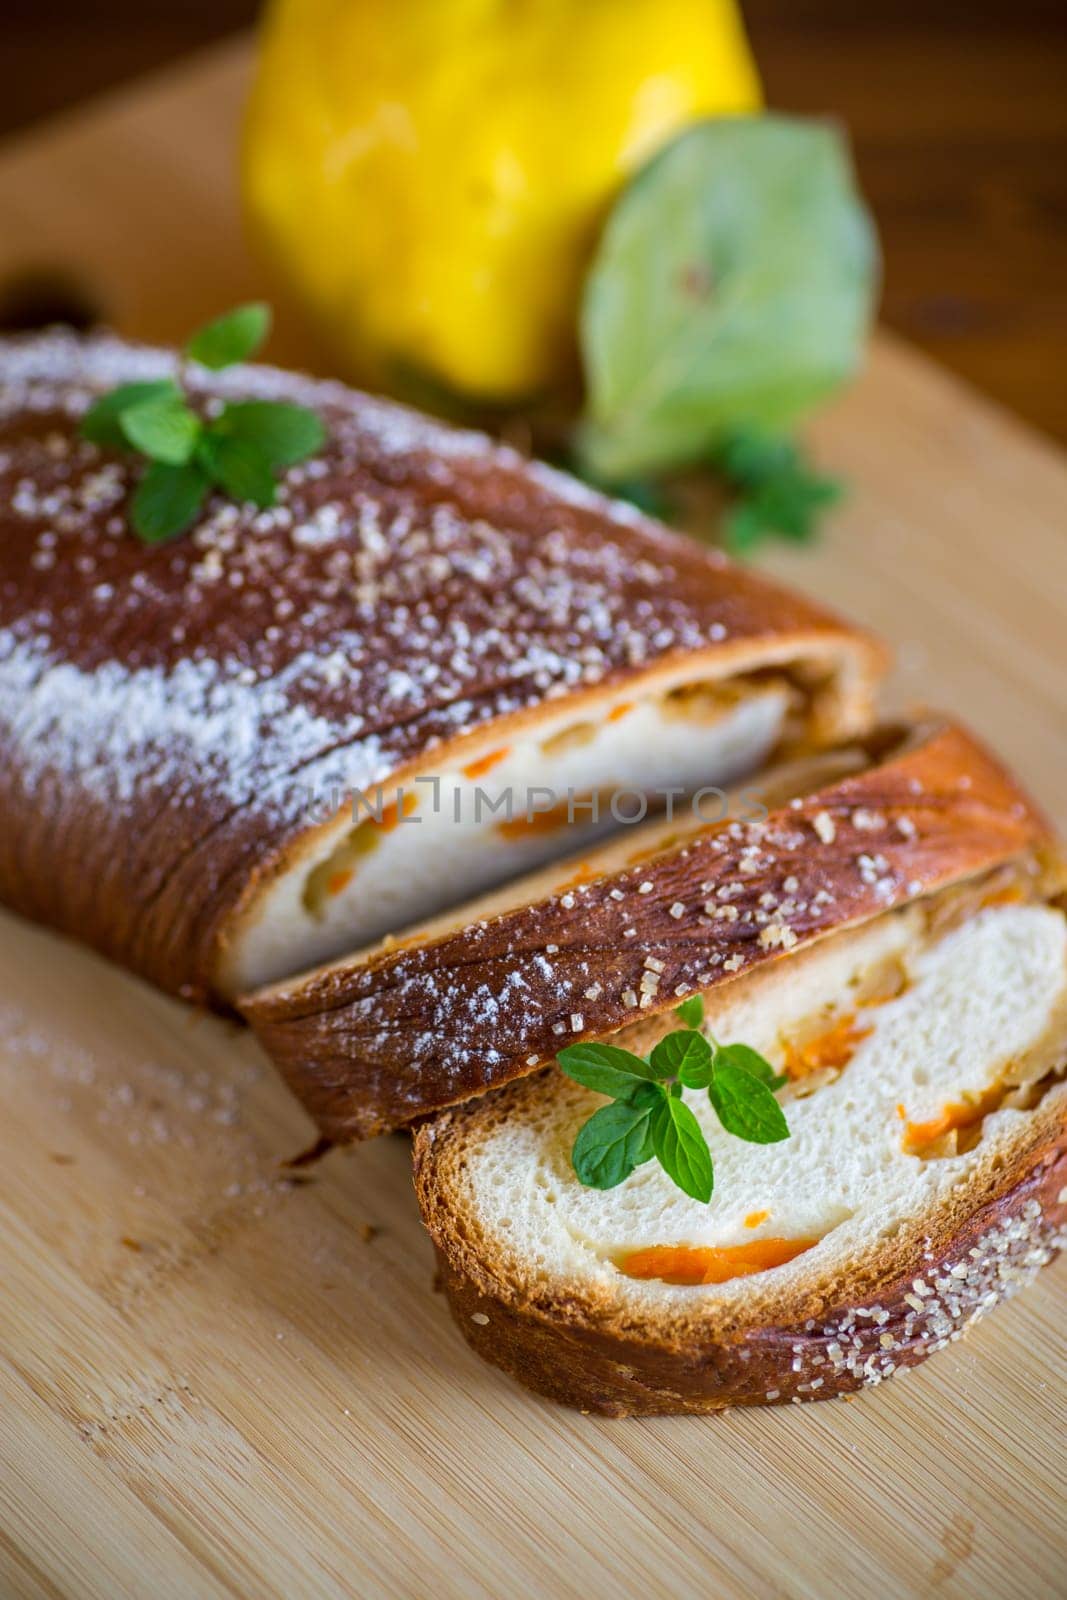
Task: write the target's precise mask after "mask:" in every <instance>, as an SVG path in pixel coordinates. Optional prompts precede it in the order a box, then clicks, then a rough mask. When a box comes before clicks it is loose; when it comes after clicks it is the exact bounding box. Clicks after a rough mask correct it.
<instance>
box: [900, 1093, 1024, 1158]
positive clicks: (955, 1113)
mask: <svg viewBox="0 0 1067 1600" xmlns="http://www.w3.org/2000/svg"><path fill="white" fill-rule="evenodd" d="M1003 1099H1004V1089H1003V1087H1002V1086H1001V1085H1000V1084H994V1086H993V1087H992V1088H991V1089H985V1090H983V1092H982V1093H981V1094H980V1095H978V1096H977V1097H976V1098H975V1099H974V1100H971V1101H967V1102H965V1103H956V1102H954V1103H952V1104H950V1105H947V1106H943V1107H942V1109H941V1110H940V1111H939V1112H938V1114H937V1116H936V1117H931V1118H930V1120H929V1121H928V1122H907V1120H906V1117H907V1113H906V1112H905V1111H904V1107H903V1106H899V1107H898V1108H897V1109H898V1112H899V1113H900V1115H901V1116H902V1117H904V1118H905V1127H904V1140H903V1143H902V1145H901V1149H902V1150H903V1151H904V1154H905V1155H907V1156H917V1155H921V1154H922V1152H923V1151H924V1150H926V1149H927V1148H928V1147H929V1146H930V1145H932V1144H936V1142H937V1140H938V1139H943V1138H944V1137H945V1135H946V1134H949V1133H957V1132H959V1131H961V1130H962V1129H964V1128H973V1127H974V1125H975V1123H976V1122H981V1121H982V1120H983V1119H984V1118H985V1117H988V1115H989V1113H990V1112H991V1111H995V1110H996V1109H997V1107H998V1106H999V1105H1000V1103H1001V1101H1002V1100H1003Z"/></svg>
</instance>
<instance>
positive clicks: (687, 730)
mask: <svg viewBox="0 0 1067 1600" xmlns="http://www.w3.org/2000/svg"><path fill="white" fill-rule="evenodd" d="M177 360H178V358H177V357H176V356H175V355H174V354H173V353H172V352H167V351H163V350H152V349H146V348H143V347H139V346H135V345H130V344H127V343H124V342H123V341H121V340H118V339H115V338H111V337H107V336H98V337H92V338H88V339H80V338H76V337H74V336H71V335H67V334H63V333H49V334H45V335H41V336H36V337H32V338H27V339H22V340H3V341H0V898H2V899H3V900H4V901H5V902H6V903H7V904H8V905H10V906H13V907H15V908H16V909H18V910H19V911H21V912H23V913H24V914H26V915H28V916H31V917H35V918H37V919H38V920H40V921H43V922H47V923H50V924H52V925H53V926H55V927H57V928H60V929H62V930H63V931H65V932H67V933H70V934H72V935H73V936H75V937H77V938H80V939H83V940H85V941H87V942H89V943H92V944H93V945H95V946H96V947H97V948H98V949H100V950H103V951H105V952H106V953H107V954H109V955H111V956H113V957H114V958H116V959H118V960H120V961H122V962H124V963H125V964H127V965H129V966H131V967H133V968H134V969H135V970H136V971H138V972H140V973H142V974H143V975H145V976H146V977H148V978H150V979H152V980H153V981H154V982H156V983H158V984H161V985H163V986H164V987H166V988H168V989H171V990H175V991H179V992H181V993H185V994H188V995H191V996H194V997H197V998H207V999H215V1000H219V999H225V998H227V997H232V996H233V995H234V994H235V993H236V992H238V991H241V990H244V989H248V988H251V987H254V986H257V985H260V984H263V983H265V982H267V981H270V980H273V979H277V978H279V977H281V976H283V975H285V974H288V973H292V972H296V971H298V970H302V969H305V968H307V967H309V966H311V965H313V964H314V963H315V962H318V961H322V960H325V959H328V958H330V957H331V956H335V955H338V954H340V953H341V952H343V951H345V950H351V949H353V948H355V947H357V946H360V945H362V944H365V943H367V942H368V941H370V940H372V939H374V938H377V937H379V936H380V935H381V934H383V933H384V932H386V931H387V930H394V931H395V930H396V929H398V928H401V927H403V926H405V925H407V924H409V923H413V922H416V921H419V920H421V919H423V918H425V917H427V916H429V915H431V914H433V913H434V912H436V911H438V910H440V909H441V908H442V907H444V906H446V905H448V904H450V903H452V902H455V901H460V900H463V899H467V898H469V897H470V895H472V894H474V893H477V892H480V891H481V890H483V889H485V888H487V887H488V886H490V885H492V884H494V883H496V882H498V881H500V880H501V879H503V878H506V877H508V876H513V875H515V874H516V873H519V872H524V871H528V870H530V869H531V868H532V867H534V866H535V865H536V864H537V863H538V862H540V861H542V860H544V859H545V858H546V857H548V856H558V855H561V854H564V853H566V852H567V850H568V849H571V848H575V847H577V846H578V845H579V844H581V843H582V842H583V840H585V839H586V838H589V837H593V836H595V835H596V833H597V831H598V826H602V825H605V824H607V825H610V822H611V817H610V814H607V813H608V807H607V804H606V801H607V794H608V792H609V791H611V792H614V791H632V790H637V791H639V792H645V791H652V792H653V803H655V797H656V791H658V789H659V788H660V787H661V786H664V785H670V786H673V787H675V788H677V787H681V788H685V787H686V786H688V785H690V784H695V783H702V784H721V783H724V782H727V781H730V780H732V779H735V778H737V777H739V776H741V775H743V774H744V773H745V772H747V771H750V770H752V769H753V768H755V767H757V766H760V765H762V764H763V763H764V762H765V761H766V759H767V758H768V756H769V755H770V754H771V752H772V751H774V750H776V749H777V748H779V747H781V746H787V747H798V748H802V749H804V748H813V747H817V746H819V745H822V744H825V743H827V742H830V741H833V740H835V739H839V738H841V737H847V736H849V735H850V734H852V733H854V732H858V731H862V730H863V729H865V728H866V727H867V726H868V725H869V722H870V719H871V715H872V702H873V693H874V689H875V686H876V684H877V681H878V679H879V676H880V674H881V671H882V668H883V666H884V655H883V652H882V651H881V649H880V648H879V647H878V646H877V645H875V644H874V643H873V642H872V641H871V640H870V639H868V638H867V637H866V636H865V635H864V634H862V633H860V632H858V631H857V630H855V629H853V628H850V627H848V626H847V625H845V624H844V623H842V622H840V621H839V620H838V619H837V618H835V617H833V616H831V615H829V614H828V613H827V612H825V611H824V610H823V609H822V608H820V607H818V606H815V605H812V604H809V603H808V602H807V601H805V600H803V599H801V598H799V597H797V596H795V595H792V594H790V593H788V592H787V591H785V590H783V589H781V588H779V587H777V586H776V585H774V584H772V583H770V582H768V581H766V580H765V579H763V578H761V577H759V576H757V575H756V574H754V573H752V572H748V571H745V570H742V569H738V568H735V567H734V566H732V565H731V564H730V563H729V562H727V561H726V560H725V559H723V558H722V557H721V556H719V555H716V554H714V553H712V552H709V551H707V550H704V549H702V548H700V547H699V546H698V545H697V544H696V543H694V542H693V541H692V540H687V539H683V538H680V537H677V536H676V535H674V534H672V533H670V532H668V530H667V529H665V528H663V527H661V526H659V525H657V524H656V523H654V522H652V521H650V520H649V519H647V518H646V517H643V516H641V515H640V514H639V513H638V512H637V511H635V510H634V509H633V508H632V507H629V506H626V505H623V504H620V503H616V502H612V501H609V500H607V499H605V498H604V497H603V496H600V495H597V494H594V493H592V492H591V491H590V490H588V489H587V488H585V487H584V486H583V485H581V484H579V483H577V482H575V481H573V480H572V479H569V478H566V477H565V476H563V475H561V474H559V473H556V472H552V471H550V470H549V469H547V468H545V467H543V466H540V465H538V464H536V463H531V462H528V461H526V460H524V459H523V458H522V457H520V456H519V455H518V454H517V453H516V452H515V451H513V450H510V449H506V448H503V447H501V446H497V445H495V444H493V443H492V442H491V441H490V440H488V439H487V438H485V437H483V436H482V435H479V434H474V433H470V432H461V431H457V430H455V429H451V428H448V427H446V426H444V425H443V424H440V423H436V422H432V421H430V420H429V419H427V418H424V417H420V416H418V415H417V414H416V413H414V412H412V411H409V410H407V409H405V408H403V407H400V406H395V405H391V404H389V403H387V402H385V401H380V400H375V399H372V398H370V397H368V396H366V395H360V394H357V393H354V392H353V391H351V390H349V389H346V388H344V387H342V386H341V385H339V384H334V383H318V382H313V381H312V380H310V379H308V378H304V377H300V376H297V375H294V374H291V373H283V372H278V371H273V370H271V369H268V368H264V367H235V368H232V369H229V370H227V371H226V372H222V373H208V372H207V371H205V370H203V369H197V368H195V367H194V368H193V369H192V370H191V371H190V372H183V378H184V379H185V380H186V381H187V385H188V388H189V391H190V394H191V398H192V400H193V403H194V404H195V405H197V406H199V407H201V408H211V407H215V408H217V407H218V406H220V405H221V404H223V403H226V402H230V401H240V400H248V399H272V400H289V401H295V402H298V403H300V404H303V405H306V406H310V407H312V408H313V409H315V410H316V411H317V412H319V414H320V415H321V416H322V418H323V420H324V422H325V424H326V427H327V430H328V441H327V444H326V446H325V448H324V449H323V450H322V451H321V452H320V453H319V454H318V455H317V456H316V457H315V458H314V459H313V460H311V461H308V462H304V463H302V464H300V465H299V466H296V467H293V468H291V469H290V470H289V471H288V473H287V474H286V475H285V478H284V481H283V482H282V484H281V486H280V495H279V504H278V505H277V506H276V507H275V508H274V509H272V510H270V511H266V512H263V511H258V510H257V509H256V508H255V507H254V506H251V505H245V506H236V505H234V504H232V503H230V502H228V501H226V500H225V499H223V498H222V497H218V496H213V497H211V498H209V500H208V501H207V503H206V505H205V509H204V512H203V514H202V516H201V517H200V518H199V520H198V522H197V523H196V525H195V526H194V527H193V528H192V529H191V530H190V531H189V533H188V534H186V535H185V536H183V537H182V538H180V539H177V540H174V541H172V542H171V543H170V544H167V545H163V546H156V547H152V548H149V547H146V546H145V545H143V544H142V543H141V542H140V541H139V540H138V539H137V538H135V537H134V536H133V535H132V534H131V533H130V531H129V528H128V525H127V521H128V516H127V514H128V500H129V496H130V492H131V490H132V488H133V487H134V485H135V482H136V479H137V475H138V472H139V470H140V468H139V466H138V464H137V462H136V461H135V460H133V459H132V458H131V457H129V456H126V455H122V454H116V453H110V452H107V451H103V450H100V449H98V448H97V447H96V446H94V445H91V444H88V443H87V442H85V441H84V440H82V439H81V438H80V436H79V433H78V425H79V420H80V418H81V416H82V415H83V413H84V412H85V410H86V408H87V407H88V406H89V405H90V404H91V402H92V401H93V399H94V398H95V397H96V396H98V395H99V394H101V393H102V392H104V391H106V390H108V389H110V388H112V387H113V386H115V385H117V384H120V383H126V382H135V381H144V380H148V379H158V378H161V377H165V376H170V375H172V374H173V373H174V372H175V370H176V365H177ZM435 785H436V786H437V787H436V789H435ZM479 787H480V788H481V789H483V790H484V791H485V794H486V801H485V804H484V805H483V807H482V810H481V815H480V816H479V815H478V814H477V811H476V806H477V794H476V791H477V790H478V788H479ZM529 789H536V790H537V791H538V794H537V795H536V796H535V797H534V798H531V797H530V796H529V795H528V794H527V792H526V791H527V790H529ZM546 791H551V792H552V794H554V795H555V796H556V797H557V798H556V800H555V801H553V800H552V799H551V798H550V799H549V800H548V801H547V802H546V801H545V798H544V795H545V792H546ZM569 793H573V795H574V796H575V797H576V799H577V800H578V802H579V805H578V808H577V816H578V822H577V824H576V825H575V826H574V827H573V828H571V827H569V826H568V825H566V824H565V821H564V820H562V819H561V816H560V812H559V809H558V806H559V798H560V797H562V798H563V799H564V800H565V799H566V798H567V796H568V794H569ZM507 795H511V797H512V814H511V815H510V817H509V815H508V812H507V809H506V804H505V810H504V811H503V812H502V811H501V809H500V806H501V804H502V803H503V802H506V796H507ZM601 795H603V796H604V797H605V806H604V811H605V815H604V816H602V817H601V819H600V823H599V824H593V823H591V821H590V816H589V810H588V805H589V803H591V802H592V801H593V799H594V798H596V797H598V796H601ZM412 807H414V809H411V808H412ZM457 815H458V818H459V820H458V821H457V820H456V817H457ZM527 815H529V816H530V821H529V823H528V824H527V823H526V822H525V818H526V817H527Z"/></svg>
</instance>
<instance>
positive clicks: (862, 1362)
mask: <svg viewBox="0 0 1067 1600" xmlns="http://www.w3.org/2000/svg"><path fill="white" fill-rule="evenodd" d="M515 1087H516V1088H517V1089H518V1088H520V1087H523V1086H518V1085H517V1086H515ZM507 1093H508V1091H504V1094H505V1095H506V1094H507ZM497 1098H498V1097H495V1096H494V1102H495V1101H496V1099H497ZM491 1104H493V1102H487V1103H484V1105H491ZM484 1105H475V1106H472V1107H463V1108H460V1109H459V1110H458V1111H456V1112H445V1113H443V1114H442V1115H441V1117H439V1118H438V1119H436V1120H434V1121H432V1122H429V1123H427V1124H426V1125H425V1126H424V1127H422V1128H420V1129H419V1130H418V1132H417V1133H416V1137H415V1145H414V1162H415V1187H416V1192H417V1194H418V1198H419V1204H420V1207H421V1209H422V1213H423V1220H424V1221H425V1222H426V1224H427V1227H428V1228H429V1230H430V1233H431V1235H432V1236H433V1238H434V1241H435V1244H436V1246H437V1252H438V1261H439V1267H440V1278H441V1283H442V1286H443V1287H444V1289H445V1291H446V1293H447V1295H448V1299H449V1304H450V1306H451V1309H452V1313H453V1315H454V1317H455V1319H456V1322H457V1323H458V1325H459V1327H460V1329H461V1331H462V1333H463V1335H464V1337H465V1338H466V1339H467V1341H468V1343H470V1344H471V1345H472V1346H473V1348H474V1349H475V1350H476V1351H477V1352H478V1353H479V1355H481V1356H483V1357H484V1358H485V1359H486V1360H487V1361H489V1362H491V1363H492V1364H493V1365H495V1366H498V1367H501V1368H502V1369H503V1370H504V1371H505V1372H507V1373H509V1374H510V1375H511V1376H512V1377H514V1378H517V1379H518V1380H519V1382H520V1383H523V1384H525V1385H526V1386H527V1387H528V1388H531V1389H534V1390H536V1391H537V1392H538V1393H540V1394H543V1395H546V1396H548V1397H549V1398H550V1399H553V1400H557V1401H560V1402H562V1403H563V1404H565V1405H572V1406H577V1407H579V1408H580V1409H581V1410H583V1411H598V1412H602V1413H604V1414H606V1415H609V1416H648V1415H658V1414H661V1413H671V1412H691V1413H705V1412H715V1411H721V1410H724V1409H726V1408H728V1407H730V1406H734V1405H785V1404H787V1403H790V1402H792V1403H794V1404H797V1403H802V1402H804V1401H808V1400H826V1399H832V1398H834V1397H835V1396H838V1395H843V1394H850V1393H853V1392H854V1391H856V1390H857V1389H861V1388H864V1387H869V1386H871V1385H874V1384H877V1383H880V1382H882V1381H884V1380H885V1379H886V1378H888V1377H891V1376H892V1375H893V1374H894V1373H895V1372H897V1371H900V1370H903V1369H906V1368H909V1367H914V1366H917V1365H918V1364H919V1363H920V1362H922V1361H924V1360H925V1359H926V1357H927V1356H929V1355H931V1354H933V1353H934V1352H935V1351H936V1350H939V1349H941V1348H943V1346H944V1345H945V1344H947V1343H948V1342H949V1341H950V1340H952V1339H955V1338H957V1337H958V1336H959V1335H960V1333H961V1332H962V1331H963V1330H964V1329H965V1328H966V1327H967V1326H968V1325H969V1324H970V1323H972V1322H973V1321H975V1320H976V1319H977V1318H978V1317H980V1316H982V1315H984V1314H985V1312H987V1311H989V1310H991V1309H992V1308H993V1307H994V1306H995V1305H996V1304H998V1303H999V1302H1000V1301H1001V1300H1003V1299H1005V1298H1007V1297H1008V1296H1009V1295H1011V1294H1013V1293H1014V1292H1015V1291H1016V1290H1017V1289H1018V1288H1020V1287H1022V1286H1023V1285H1024V1284H1025V1283H1027V1282H1029V1280H1030V1279H1031V1278H1032V1277H1033V1276H1034V1274H1035V1273H1036V1272H1037V1271H1038V1270H1039V1268H1040V1267H1041V1266H1043V1265H1045V1264H1046V1263H1047V1262H1048V1261H1049V1260H1050V1259H1051V1257H1052V1256H1053V1255H1054V1254H1055V1253H1056V1251H1058V1250H1060V1249H1062V1248H1063V1247H1064V1245H1065V1244H1067V1088H1064V1087H1061V1088H1059V1089H1057V1090H1054V1091H1052V1093H1050V1094H1049V1095H1048V1096H1047V1099H1046V1103H1045V1104H1044V1105H1043V1106H1042V1108H1041V1110H1040V1111H1039V1112H1038V1113H1037V1114H1035V1115H1034V1116H1033V1117H1032V1118H1030V1119H1028V1121H1027V1123H1026V1124H1025V1125H1024V1126H1023V1127H1022V1128H1020V1130H1019V1131H1018V1132H1017V1133H1016V1134H1014V1135H1012V1136H1011V1137H1010V1138H1009V1139H1007V1140H1001V1141H1000V1142H999V1143H998V1144H997V1145H996V1147H995V1148H992V1149H990V1151H989V1152H988V1155H987V1159H986V1160H985V1161H984V1163H983V1164H982V1165H981V1166H980V1167H979V1169H978V1170H977V1171H976V1172H975V1174H973V1175H972V1177H971V1178H970V1179H969V1180H968V1182H967V1184H966V1185H965V1187H964V1188H963V1189H961V1191H960V1192H958V1193H957V1194H956V1195H955V1196H954V1197H953V1200H952V1202H951V1203H950V1204H948V1205H945V1206H942V1207H939V1208H938V1209H936V1210H934V1211H932V1212H930V1213H929V1214H926V1215H923V1216H919V1217H916V1218H912V1219H910V1223H909V1225H908V1226H907V1227H906V1228H903V1229H901V1230H900V1231H899V1232H898V1233H897V1234H896V1236H895V1237H894V1238H893V1240H892V1241H891V1242H890V1243H888V1244H884V1243H879V1244H872V1248H871V1253H870V1257H869V1259H868V1260H866V1261H864V1262H860V1263H856V1265H855V1268H854V1269H853V1270H852V1271H851V1272H850V1273H847V1274H840V1273H839V1274H838V1275H837V1277H836V1278H834V1279H830V1280H828V1281H826V1282H825V1283H823V1284H821V1285H817V1286H816V1288H815V1289H814V1290H812V1289H811V1288H810V1287H809V1289H808V1290H807V1291H806V1292H805V1293H803V1294H801V1295H798V1294H793V1295H788V1294H786V1295H784V1296H780V1297H776V1296H775V1295H774V1292H773V1291H765V1292H764V1295H763V1297H762V1298H761V1296H760V1294H759V1293H758V1292H756V1293H753V1294H752V1295H751V1296H750V1297H747V1298H746V1302H745V1314H744V1316H742V1317H739V1316H738V1315H737V1312H736V1310H735V1311H733V1313H730V1312H727V1314H726V1315H723V1314H722V1312H721V1308H718V1307H717V1306H716V1305H715V1303H714V1302H709V1301H708V1299H707V1298H706V1296H704V1295H703V1294H702V1293H701V1292H700V1291H687V1292H686V1295H685V1298H684V1299H682V1300H681V1302H680V1303H679V1301H678V1299H677V1298H676V1299H675V1300H674V1301H673V1302H672V1303H670V1304H667V1305H665V1306H664V1309H663V1312H662V1315H661V1316H659V1317H656V1316H655V1315H649V1314H645V1315H644V1316H642V1317H635V1316H634V1315H632V1314H631V1315H630V1316H626V1315H625V1314H624V1313H623V1312H621V1311H620V1308H619V1307H618V1305H617V1304H613V1303H612V1302H610V1301H609V1302H607V1303H604V1302H602V1301H598V1300H597V1299H596V1298H595V1297H590V1296H588V1295H587V1294H586V1293H585V1292H584V1291H583V1286H582V1285H580V1284H556V1285H553V1286H550V1287H546V1288H544V1289H543V1290H542V1291H541V1292H538V1293H534V1294H530V1293H527V1292H524V1291H523V1289H522V1288H521V1287H519V1286H517V1285H516V1282H515V1278H514V1275H513V1272H512V1270H511V1266H512V1264H510V1263H508V1262H507V1261H504V1260H501V1259H500V1258H499V1257H494V1255H493V1252H492V1250H491V1249H486V1248H485V1242H484V1241H480V1240H479V1238H478V1232H477V1224H476V1222H475V1221H472V1219H471V1218H469V1217H467V1216H465V1215H464V1214H463V1209H462V1202H461V1201H459V1200H458V1193H457V1188H458V1186H457V1185H456V1182H455V1177H456V1172H455V1168H456V1166H457V1165H458V1164H459V1163H461V1162H462V1159H463V1151H464V1148H465V1144H466V1141H468V1140H469V1138H470V1136H471V1127H470V1123H471V1119H472V1118H473V1119H474V1120H475V1121H476V1120H477V1119H478V1117H479V1116H480V1115H481V1114H482V1112H483V1110H484ZM502 1114H506V1113H502ZM748 1282H751V1283H753V1284H754V1285H755V1284H758V1282H759V1280H758V1279H757V1280H746V1284H747V1283H748Z"/></svg>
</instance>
